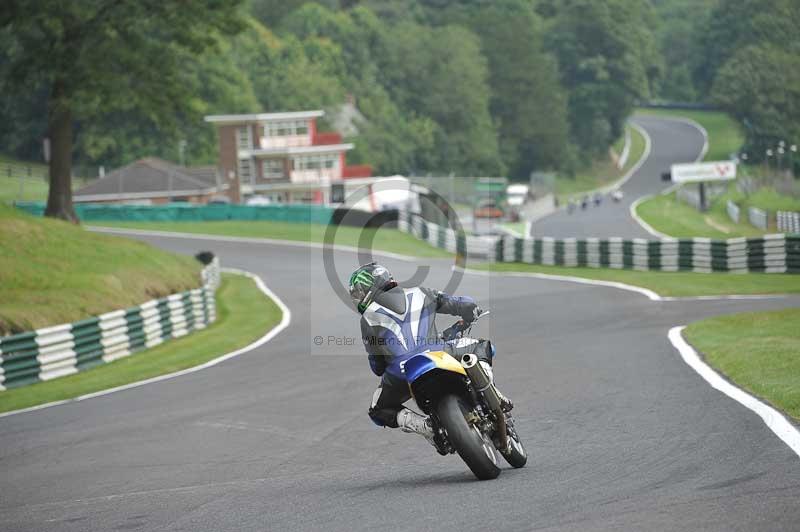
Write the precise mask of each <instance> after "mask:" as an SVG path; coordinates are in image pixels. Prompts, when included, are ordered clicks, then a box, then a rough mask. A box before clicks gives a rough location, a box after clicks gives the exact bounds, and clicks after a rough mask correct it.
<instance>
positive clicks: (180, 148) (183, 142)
mask: <svg viewBox="0 0 800 532" xmlns="http://www.w3.org/2000/svg"><path fill="white" fill-rule="evenodd" d="M187 144H188V142H186V139H181V140H179V141H178V156H179V157H180V161H181V166H186V164H184V163H185V160H184V154H185V153H186V145H187Z"/></svg>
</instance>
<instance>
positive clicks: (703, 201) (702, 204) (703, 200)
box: [699, 182, 708, 212]
mask: <svg viewBox="0 0 800 532" xmlns="http://www.w3.org/2000/svg"><path fill="white" fill-rule="evenodd" d="M699 188H700V210H701V211H703V212H705V211H706V210H708V206H707V205H706V184H705V183H702V182H701V183H700V184H699Z"/></svg>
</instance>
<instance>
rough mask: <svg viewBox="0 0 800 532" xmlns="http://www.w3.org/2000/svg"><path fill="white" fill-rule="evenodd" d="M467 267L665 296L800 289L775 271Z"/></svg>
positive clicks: (794, 278) (796, 280) (796, 278)
mask: <svg viewBox="0 0 800 532" xmlns="http://www.w3.org/2000/svg"><path fill="white" fill-rule="evenodd" d="M470 268H474V269H476V270H485V271H486V270H488V271H493V272H523V273H547V274H551V275H571V276H573V277H581V278H584V279H598V280H601V281H614V282H618V283H625V284H630V285H634V286H639V287H641V288H648V289H650V290H653V291H654V292H656V293H657V294H659V295H661V296H665V297H688V296H717V295H730V294H738V295H744V294H797V293H800V275H788V274H787V275H783V274H775V273H746V274H732V273H694V272H640V271H636V270H615V269H611V268H569V267H564V266H542V265H538V264H522V263H516V262H502V263H492V264H473V265H471V266H470Z"/></svg>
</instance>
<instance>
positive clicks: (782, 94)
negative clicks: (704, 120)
mask: <svg viewBox="0 0 800 532" xmlns="http://www.w3.org/2000/svg"><path fill="white" fill-rule="evenodd" d="M712 96H713V99H714V101H715V102H716V103H718V104H720V105H721V106H722V107H724V108H725V109H726V110H727V111H729V112H730V113H731V114H732V115H733V116H735V117H736V118H737V119H739V120H740V121H741V122H742V123H744V124H747V125H748V126H749V128H748V131H749V133H750V135H749V138H748V144H749V149H751V150H752V151H751V153H753V157H754V160H755V161H757V160H758V159H759V158H760V157H761V156H762V155H763V153H764V150H765V148H766V147H767V146H764V145H762V144H763V143H765V142H769V143H770V144H769V146H768V147H774V146H775V143H776V142H777V141H779V140H785V141H789V142H800V56H798V55H797V54H795V53H792V52H789V51H787V50H786V49H784V48H778V47H777V46H774V45H762V46H746V47H744V48H742V49H740V50H739V51H738V52H736V53H735V54H734V55H733V56H732V57H731V58H730V59H729V60H728V61H726V62H725V65H723V67H722V68H721V69H720V70H719V72H718V73H717V75H716V77H715V81H714V86H713V89H712ZM753 148H758V149H755V150H753Z"/></svg>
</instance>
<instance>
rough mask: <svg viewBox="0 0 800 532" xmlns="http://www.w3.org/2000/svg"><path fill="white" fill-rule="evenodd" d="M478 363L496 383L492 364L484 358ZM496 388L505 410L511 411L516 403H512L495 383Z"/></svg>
mask: <svg viewBox="0 0 800 532" xmlns="http://www.w3.org/2000/svg"><path fill="white" fill-rule="evenodd" d="M478 363H479V364H480V365H481V367H482V368H483V370H484V371H485V372H486V375H488V376H489V380H490V381H491V382H492V383H493V384H494V372H493V371H492V366H490V365H489V363H488V362H486V361H484V360H481V361H480V362H478ZM494 389H495V390H497V395H499V396H500V406H501V408H502V409H503V412H511V409H512V408H514V403H512V402H511V399H509V398H508V397H506V396H505V395H503V394H502V393H501V392H500V390H498V389H497V385H495V387H494Z"/></svg>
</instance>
